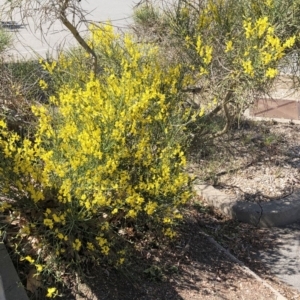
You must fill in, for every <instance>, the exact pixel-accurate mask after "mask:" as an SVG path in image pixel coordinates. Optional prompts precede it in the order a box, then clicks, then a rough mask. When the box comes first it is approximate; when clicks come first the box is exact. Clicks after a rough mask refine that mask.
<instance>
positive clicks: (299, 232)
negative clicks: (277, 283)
mask: <svg viewBox="0 0 300 300" xmlns="http://www.w3.org/2000/svg"><path fill="white" fill-rule="evenodd" d="M269 230H270V237H269V238H268V241H267V243H269V245H270V247H269V249H266V250H263V251H260V252H258V253H257V258H258V259H259V260H261V261H262V262H263V263H264V264H265V265H266V266H267V267H268V268H269V269H270V271H271V272H272V273H273V274H274V275H276V276H277V277H278V278H279V279H281V280H282V281H284V282H286V283H287V284H289V285H291V286H293V287H295V288H296V289H297V290H299V291H300V222H297V223H293V224H290V225H287V226H285V227H281V228H276V227H273V228H270V229H269Z"/></svg>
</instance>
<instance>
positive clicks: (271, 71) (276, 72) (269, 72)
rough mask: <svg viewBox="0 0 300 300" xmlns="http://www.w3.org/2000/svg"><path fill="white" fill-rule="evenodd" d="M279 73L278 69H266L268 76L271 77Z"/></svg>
mask: <svg viewBox="0 0 300 300" xmlns="http://www.w3.org/2000/svg"><path fill="white" fill-rule="evenodd" d="M277 74H278V70H277V69H273V68H268V70H267V71H266V77H269V78H274V77H275V76H276V75H277Z"/></svg>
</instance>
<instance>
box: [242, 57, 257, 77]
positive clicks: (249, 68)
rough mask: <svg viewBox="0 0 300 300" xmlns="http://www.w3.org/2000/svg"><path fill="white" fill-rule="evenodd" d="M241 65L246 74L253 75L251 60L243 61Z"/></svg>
mask: <svg viewBox="0 0 300 300" xmlns="http://www.w3.org/2000/svg"><path fill="white" fill-rule="evenodd" d="M242 66H243V68H244V72H245V73H246V74H248V75H250V76H251V77H253V76H254V70H253V66H252V62H251V61H250V60H247V61H243V62H242Z"/></svg>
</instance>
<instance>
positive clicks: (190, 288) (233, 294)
mask: <svg viewBox="0 0 300 300" xmlns="http://www.w3.org/2000/svg"><path fill="white" fill-rule="evenodd" d="M199 201H200V200H197V199H196V200H195V201H194V203H193V204H192V205H191V206H190V207H188V208H187V210H186V218H185V222H184V223H183V224H182V227H181V231H180V236H179V237H178V239H176V240H174V241H173V242H172V243H171V244H170V245H166V244H159V242H158V241H157V243H154V244H153V245H152V247H149V249H144V250H143V251H137V252H136V253H134V254H133V255H132V257H131V258H130V263H129V265H127V266H126V267H125V268H123V269H121V270H120V269H119V270H116V269H115V268H112V267H109V266H106V267H105V268H103V266H101V267H99V268H98V267H91V268H90V270H89V276H87V277H85V278H81V280H80V282H78V283H77V284H74V281H73V288H72V289H70V290H69V292H68V295H69V296H68V297H67V294H66V295H65V296H64V298H65V299H77V300H78V299H81V300H87V299H94V300H96V299H101V300H103V299H107V300H108V299H109V300H113V299H116V300H117V299H118V300H123V299H124V300H127V299H128V300H133V299H137V300H152V299H153V300H154V299H155V300H156V299H158V300H160V299H161V300H163V299H172V300H173V299H182V300H183V299H184V300H193V299H195V300H199V299H228V300H235V299H246V300H252V299H253V300H254V299H255V300H257V299H276V296H275V295H274V294H273V293H272V292H271V290H270V289H269V288H268V287H266V286H264V285H263V284H262V283H261V282H259V281H257V280H256V279H255V278H254V277H252V276H251V275H249V274H247V273H246V272H244V271H243V269H242V268H241V267H240V265H239V264H237V263H235V262H234V261H232V260H231V259H230V258H229V257H228V256H227V255H226V254H225V253H224V251H222V250H220V249H219V248H217V247H216V246H215V245H214V244H213V243H212V242H211V241H210V239H209V238H208V237H207V236H206V235H205V234H203V233H208V234H210V235H214V237H215V239H216V240H218V242H220V243H222V242H223V241H224V240H227V239H228V240H229V241H230V245H231V247H229V249H230V250H232V252H233V253H234V254H235V255H238V256H239V257H240V258H245V257H244V254H245V252H246V253H247V249H248V250H249V249H251V247H253V246H252V245H254V244H255V242H257V241H258V240H259V239H260V238H261V237H262V234H263V232H261V231H260V230H258V229H256V228H254V227H251V226H248V225H243V224H240V223H237V222H234V221H231V220H228V219H224V218H223V217H222V216H221V215H218V214H216V213H215V212H212V211H210V210H209V209H207V208H205V209H204V208H203V206H202V203H200V202H199ZM228 240H227V241H228ZM224 245H225V246H226V247H228V244H224ZM233 245H235V249H233ZM249 251H250V250H249ZM250 265H251V263H250ZM257 270H259V271H260V272H261V274H268V273H267V270H265V269H264V268H263V267H261V269H259V268H257ZM266 279H267V276H266ZM269 282H270V283H271V285H272V286H273V287H274V288H275V289H276V290H278V291H279V292H280V293H281V294H282V295H284V296H285V297H286V298H287V299H291V300H292V299H300V293H297V292H296V291H294V290H293V289H291V288H289V287H287V286H286V285H284V284H281V283H280V282H279V281H277V280H275V279H274V278H271V279H270V280H269Z"/></svg>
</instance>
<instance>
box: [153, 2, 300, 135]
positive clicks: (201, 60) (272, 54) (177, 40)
mask: <svg viewBox="0 0 300 300" xmlns="http://www.w3.org/2000/svg"><path fill="white" fill-rule="evenodd" d="M283 2H284V3H283ZM147 5H149V4H147ZM283 7H284V9H283ZM298 7H299V5H298V6H297V5H295V2H294V1H280V0H265V1H257V0H251V1H248V0H247V1H238V2H237V1H233V0H228V1H223V0H209V1H203V0H195V1H185V0H178V1H176V5H174V6H171V5H170V6H169V8H168V10H165V11H164V12H165V14H163V13H160V15H162V16H163V17H161V19H162V21H161V22H163V24H164V30H165V31H167V29H166V28H168V29H169V30H168V31H167V32H168V37H167V38H168V40H170V41H171V43H172V44H171V47H172V49H169V50H166V51H165V52H168V51H169V52H170V51H172V53H173V55H172V59H173V60H176V59H177V61H180V62H181V64H182V65H183V68H184V70H185V71H186V72H187V73H188V74H189V75H190V77H191V78H193V80H194V86H196V87H201V89H198V92H197V96H195V95H192V97H191V98H192V99H191V101H192V102H194V104H196V105H194V107H197V109H198V112H199V114H198V116H199V117H200V118H199V117H198V121H199V122H198V124H199V131H198V137H199V134H203V135H204V136H206V138H207V136H209V137H212V138H213V137H217V136H219V135H221V134H223V133H224V132H226V131H227V130H228V128H229V127H230V123H231V122H232V121H233V120H234V119H235V118H236V117H239V115H240V114H242V113H243V112H244V110H245V109H246V108H247V107H248V106H249V105H251V103H252V102H253V99H254V98H255V97H257V96H258V94H263V93H265V92H268V90H269V88H270V87H271V85H272V82H273V80H274V78H275V77H276V76H277V75H279V74H280V70H281V69H282V66H283V65H284V63H286V62H284V58H286V57H287V56H289V55H290V53H291V51H292V50H293V48H294V46H295V45H296V43H297V40H298V33H297V31H296V29H295V28H296V27H295V22H297V20H296V16H298V15H299V12H300V10H299V8H298ZM279 11H280V12H281V13H282V16H284V18H283V19H282V18H281V17H279V16H281V15H280V14H279V13H278V12H279ZM292 16H293V17H292ZM288 21H289V22H288ZM287 23H290V24H289V25H288V24H287ZM284 25H286V26H284ZM163 46H164V47H165V44H163ZM194 94H195V93H194ZM217 114H219V115H222V118H219V119H221V120H224V122H223V123H224V125H223V127H222V128H223V129H221V130H220V127H218V126H215V124H216V120H217V119H218V118H216V115H217Z"/></svg>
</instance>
